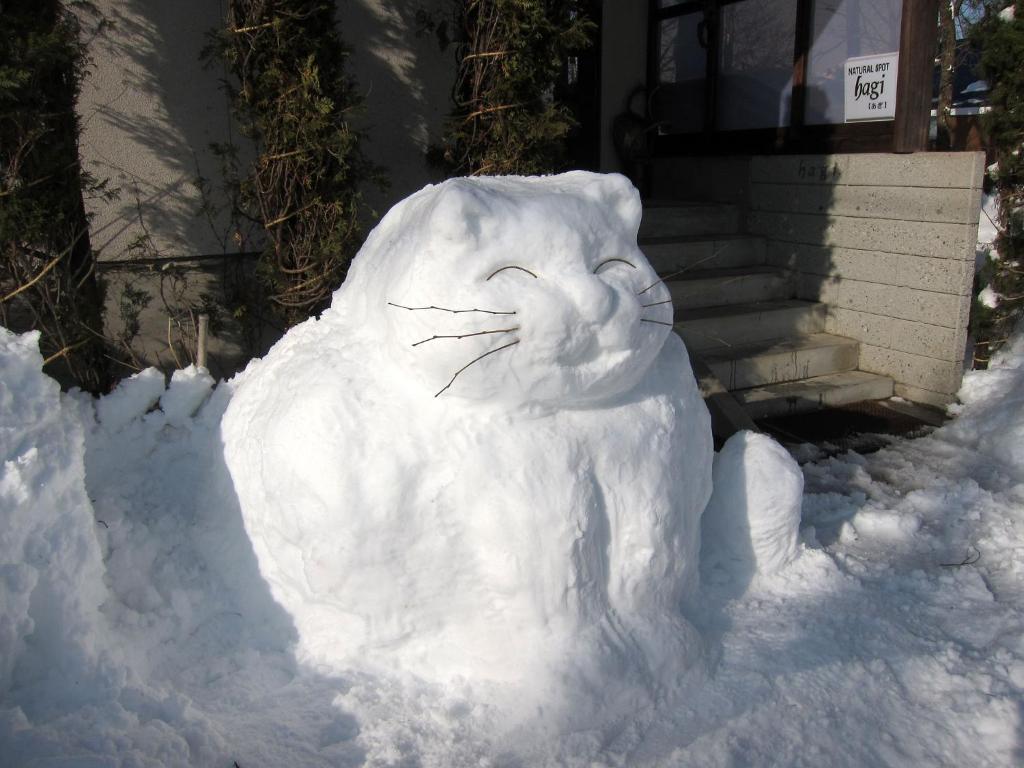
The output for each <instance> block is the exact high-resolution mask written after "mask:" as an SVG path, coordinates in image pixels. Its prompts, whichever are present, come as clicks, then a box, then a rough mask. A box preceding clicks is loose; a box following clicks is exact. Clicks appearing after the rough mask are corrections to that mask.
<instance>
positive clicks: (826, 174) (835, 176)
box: [796, 160, 839, 181]
mask: <svg viewBox="0 0 1024 768" xmlns="http://www.w3.org/2000/svg"><path fill="white" fill-rule="evenodd" d="M796 176H797V178H798V179H800V181H839V163H834V164H833V165H832V166H831V167H829V164H828V162H823V163H820V164H819V163H808V162H807V161H806V160H801V161H800V164H799V165H798V166H797V169H796Z"/></svg>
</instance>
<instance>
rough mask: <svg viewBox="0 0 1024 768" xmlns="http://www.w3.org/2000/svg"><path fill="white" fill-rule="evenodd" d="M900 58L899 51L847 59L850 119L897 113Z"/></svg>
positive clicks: (880, 117) (888, 116)
mask: <svg viewBox="0 0 1024 768" xmlns="http://www.w3.org/2000/svg"><path fill="white" fill-rule="evenodd" d="M899 59H900V55H899V53H880V54H877V55H875V56H858V57H857V58H854V59H847V60H846V68H845V70H844V72H845V83H846V122H848V123H853V122H863V121H866V120H892V119H894V118H895V117H896V74H897V72H898V70H899Z"/></svg>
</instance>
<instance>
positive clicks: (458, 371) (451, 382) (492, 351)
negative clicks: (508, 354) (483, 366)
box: [434, 339, 519, 397]
mask: <svg viewBox="0 0 1024 768" xmlns="http://www.w3.org/2000/svg"><path fill="white" fill-rule="evenodd" d="M518 343H519V339H516V340H515V341H512V342H509V343H508V344H505V345H504V346H501V347H497V348H496V349H492V350H490V351H489V352H484V353H483V354H482V355H480V357H476V358H473V359H472V360H470V361H469V362H468V363H466V364H465V365H464V366H462V367H461V368H459V370H457V371H456V372H455V375H454V376H452V378H451V381H449V382H448V383H447V384H445V385H444V387H443V388H442V389H441V391H440V392H438V393H437V394H436V395H434V397H440V396H441V395H442V394H444V391H445V390H446V389H448V387H450V386H451V385H452V384H454V383H455V379H457V378H458V377H459V374H460V373H462V372H463V371H464V370H466V369H467V368H469V366H471V365H473V363H479V362H480V361H481V360H483V359H484V358H485V357H488V356H489V355H493V354H494V353H495V352H501V350H503V349H508V348H509V347H514V346H515V345H516V344H518Z"/></svg>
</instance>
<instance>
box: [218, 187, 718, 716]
mask: <svg viewBox="0 0 1024 768" xmlns="http://www.w3.org/2000/svg"><path fill="white" fill-rule="evenodd" d="M640 215H641V205H640V198H639V195H638V194H637V193H636V190H635V189H633V187H632V185H630V184H629V182H628V181H627V180H626V179H625V178H624V177H621V176H614V175H612V176H600V175H597V174H591V173H584V172H573V173H568V174H564V175H561V176H554V177H547V178H479V179H454V180H451V181H448V182H445V183H444V184H441V185H438V186H436V187H428V188H426V189H424V190H422V191H421V192H419V193H417V194H415V195H413V196H412V197H410V198H408V199H407V200H405V201H403V202H402V203H400V204H398V205H397V206H395V207H394V208H393V209H392V210H391V211H390V212H389V213H388V215H387V216H385V217H384V219H383V221H381V223H380V224H379V225H378V227H377V228H376V229H375V230H374V231H373V233H372V234H371V235H370V237H369V239H368V240H367V242H366V244H365V245H364V247H363V249H362V250H361V252H360V253H359V255H358V257H357V258H356V259H355V261H354V262H353V264H352V267H351V270H350V272H349V277H348V278H347V280H346V282H345V284H344V285H343V286H342V288H341V289H340V290H339V291H338V292H337V294H336V295H335V297H334V300H333V303H332V306H331V308H330V310H328V311H327V312H325V313H324V314H323V315H322V317H320V318H319V319H311V320H309V321H307V322H306V323H304V324H303V325H302V326H300V327H298V328H296V329H293V330H292V331H291V332H289V334H288V335H287V336H286V337H285V338H284V339H282V340H281V341H280V342H279V343H278V344H277V345H276V346H275V347H274V349H273V350H271V352H270V353H269V354H268V355H267V357H265V358H264V359H263V360H262V361H259V362H256V363H254V364H252V365H251V366H250V367H249V369H248V370H247V371H246V372H245V373H244V374H243V375H242V376H240V377H239V379H238V380H236V381H235V382H234V383H233V389H234V394H233V397H232V401H231V404H230V406H229V407H228V410H227V412H226V414H225V419H224V427H223V435H224V442H225V446H226V452H225V455H226V457H227V462H228V466H229V468H230V469H231V474H232V477H233V478H234V481H235V488H236V490H237V491H238V495H239V499H240V501H241V508H242V516H243V519H244V520H245V526H246V530H247V531H248V533H249V536H250V538H251V540H252V542H253V546H254V549H255V551H256V555H257V557H258V559H259V563H260V571H261V573H262V574H263V575H264V577H265V578H266V580H267V582H268V584H269V585H270V588H271V592H272V594H273V595H274V598H275V599H276V600H277V602H278V603H280V604H281V605H282V606H283V607H284V608H285V609H286V610H287V611H288V613H289V615H290V616H291V617H292V619H293V621H294V622H295V626H296V629H297V630H298V633H299V643H298V648H297V652H298V655H299V659H300V661H303V662H306V663H308V664H310V665H312V666H315V667H317V668H319V669H322V670H327V671H330V672H334V673H337V672H344V671H346V670H349V669H351V668H353V667H359V668H364V669H366V668H369V669H374V670H377V671H384V670H388V671H401V672H406V673H410V674H413V675H415V676H416V677H417V678H419V679H421V680H425V681H431V682H439V683H444V684H453V683H454V682H455V681H457V680H461V681H463V682H465V683H467V684H472V685H473V686H475V689H476V691H477V694H478V695H479V694H480V693H481V686H482V685H484V684H487V683H498V684H501V685H502V686H503V687H502V688H501V689H500V691H499V692H498V694H499V696H500V697H502V698H504V699H511V701H512V702H514V704H515V706H514V707H511V706H502V712H503V715H504V717H505V718H506V719H507V721H508V722H509V723H518V722H519V721H521V720H523V719H525V718H527V717H534V716H535V715H536V712H537V710H538V708H543V709H544V720H545V721H546V722H547V723H551V722H553V721H555V720H556V719H557V717H558V716H559V713H561V712H566V713H572V716H573V717H578V716H579V714H580V712H581V709H583V708H585V706H586V700H585V699H583V700H581V696H582V694H581V691H593V690H602V691H603V699H602V702H601V704H602V708H603V709H604V710H608V709H609V708H610V707H612V702H613V701H614V698H615V697H614V695H613V693H612V691H613V689H614V688H615V687H616V686H621V687H622V688H624V690H625V692H627V693H628V706H629V707H635V706H637V702H636V700H635V697H636V696H637V695H644V696H646V697H648V698H651V699H653V697H655V696H657V695H658V694H659V691H660V689H661V688H663V687H664V686H665V685H666V681H671V680H675V679H677V678H678V677H679V676H680V674H681V673H682V672H683V671H685V670H686V668H687V667H688V666H690V665H691V664H692V662H693V660H694V658H695V657H696V655H697V654H698V651H699V647H698V643H697V640H696V634H695V632H694V631H693V630H692V629H691V628H690V626H689V625H688V623H687V622H686V621H685V619H684V618H683V616H682V614H681V613H680V609H679V606H680V604H681V600H682V598H683V597H684V596H685V595H687V594H689V593H690V592H692V588H693V586H694V583H695V578H696V575H697V558H698V550H699V546H700V534H699V520H700V515H701V511H702V510H703V508H704V506H705V504H706V503H707V499H708V495H709V493H710V488H711V477H710V475H711V458H712V446H711V431H710V421H709V417H708V413H707V409H706V407H705V406H704V403H703V401H702V400H701V397H700V394H699V392H698V390H697V387H696V383H695V381H694V377H693V374H692V372H691V370H690V364H689V360H688V358H687V355H686V351H685V349H684V347H683V344H682V342H681V341H680V339H679V337H678V336H676V335H675V334H673V333H671V324H670V323H669V322H668V321H667V318H668V319H670V318H671V316H672V310H671V300H670V299H669V294H668V290H667V288H666V287H665V286H664V284H662V283H661V282H660V281H659V279H658V275H657V274H656V273H655V272H654V270H653V269H652V268H651V266H650V265H649V264H648V263H647V260H646V258H645V257H644V255H643V253H642V252H641V251H640V249H639V248H638V247H637V243H636V233H637V230H638V228H639V225H640ZM589 716H590V715H588V717H589Z"/></svg>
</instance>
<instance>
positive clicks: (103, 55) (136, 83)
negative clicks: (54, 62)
mask: <svg viewBox="0 0 1024 768" xmlns="http://www.w3.org/2000/svg"><path fill="white" fill-rule="evenodd" d="M96 5H97V7H98V8H99V10H100V11H101V12H102V13H103V14H104V15H105V16H106V17H107V18H109V19H110V20H111V21H112V22H114V26H113V27H112V28H111V29H110V30H109V31H107V32H106V33H105V34H104V35H102V36H100V37H99V38H97V39H96V40H95V41H94V43H93V44H92V47H91V54H92V57H93V62H94V63H93V69H92V73H91V75H90V77H89V78H88V80H87V81H86V83H85V84H84V88H83V91H82V96H81V99H80V102H79V112H80V114H81V116H82V122H83V136H82V146H81V153H82V157H83V160H84V163H85V166H86V168H88V169H89V170H90V171H91V172H92V173H93V174H94V175H96V176H97V178H100V179H109V180H110V183H111V185H112V186H114V187H117V188H118V189H119V190H120V195H119V198H118V199H117V200H114V201H103V200H92V201H89V203H88V205H89V208H90V211H91V212H92V213H93V215H94V219H93V225H92V239H93V245H94V246H95V247H97V248H99V249H101V258H102V259H104V260H116V259H124V258H127V257H128V256H129V247H130V245H131V244H132V243H133V242H138V239H139V237H140V236H141V235H145V236H148V239H149V242H150V243H151V245H152V248H153V252H151V253H149V254H148V255H161V256H174V257H183V256H194V255H199V254H218V253H222V252H224V251H225V249H226V250H228V251H233V250H235V244H234V243H232V241H231V237H232V234H233V233H232V232H231V231H230V224H229V222H228V219H227V216H226V215H224V214H223V213H221V214H219V215H214V216H213V217H212V220H211V219H210V217H208V216H206V215H205V214H204V213H202V212H201V210H202V208H203V203H204V202H210V203H212V204H213V206H214V207H215V208H220V209H223V208H224V207H225V200H224V197H223V195H222V194H221V193H220V191H219V185H220V163H219V160H218V159H217V157H216V156H215V155H214V153H213V152H211V150H210V145H211V143H225V142H234V143H236V144H238V145H240V146H241V148H242V151H243V154H244V152H245V151H246V144H245V141H244V140H243V139H242V138H241V137H240V136H239V132H238V128H237V126H236V125H234V124H233V121H232V119H231V117H230V110H229V106H228V103H227V99H226V98H225V96H224V94H223V93H222V92H221V89H220V80H221V79H222V78H223V77H224V72H223V70H222V69H221V68H220V67H217V66H214V67H211V68H204V67H203V66H202V64H201V62H200V51H201V50H202V48H203V46H204V45H205V44H206V35H207V33H208V32H209V31H210V30H212V29H215V28H217V27H219V26H221V25H222V24H223V18H224V9H225V7H226V0H219V1H218V0H176V1H175V2H173V3H158V2H151V1H150V0H98V2H96ZM435 5H436V8H435V7H431V4H430V2H429V0H428V2H423V1H422V0H393V1H390V2H385V0H347V1H345V2H340V3H339V5H338V22H339V27H340V31H341V34H342V37H343V39H344V40H345V42H346V43H347V44H348V46H349V48H350V49H351V52H352V53H351V67H350V73H351V74H352V75H353V76H354V77H355V79H356V81H357V83H358V85H359V88H360V89H361V90H362V92H363V93H364V95H365V99H366V106H365V110H363V112H362V113H361V114H359V115H356V116H354V122H355V123H356V124H357V125H358V126H360V127H362V128H364V129H365V130H366V131H367V132H368V133H369V134H370V140H369V141H368V142H367V143H366V144H365V147H364V148H365V151H366V152H367V154H368V155H369V157H370V159H371V160H373V161H374V162H376V163H377V164H378V165H380V166H381V167H382V168H383V169H384V171H385V174H386V176H387V178H388V179H389V181H390V186H389V187H388V188H387V189H386V190H384V191H379V190H377V189H367V190H366V192H367V195H366V196H367V199H368V201H369V202H370V204H371V205H372V206H373V207H374V208H375V209H376V210H377V211H378V212H379V213H383V212H384V211H386V210H387V208H389V207H390V206H391V205H392V204H393V203H394V202H396V201H398V200H400V199H401V198H403V197H405V196H407V195H408V194H410V193H411V192H413V191H415V190H417V189H419V188H420V187H422V186H423V185H424V184H427V183H429V182H430V181H431V180H433V179H434V175H433V174H432V172H431V170H430V169H429V168H428V166H427V163H426V160H425V157H424V153H425V151H426V148H427V146H428V145H429V144H430V143H431V142H436V141H438V140H439V139H440V136H441V129H442V125H443V120H444V117H445V115H446V114H447V112H448V110H449V109H450V102H449V90H450V88H451V84H452V80H453V78H454V51H452V50H451V49H448V50H447V51H441V50H440V48H439V46H438V43H437V40H436V38H435V37H434V35H432V34H430V33H429V31H427V30H426V29H421V27H422V26H423V25H422V24H421V23H420V22H419V21H418V20H417V11H419V10H421V9H425V10H428V11H433V12H434V14H435V15H439V14H441V13H443V12H444V10H445V9H446V8H447V6H446V5H445V4H443V3H442V2H440V0H436V2H435ZM199 177H203V178H205V179H207V180H208V182H209V185H208V189H207V192H206V193H205V194H204V193H201V192H200V190H199V187H198V186H197V184H196V180H197V179H198V178H199ZM249 246H250V247H255V245H254V244H252V243H250V244H249Z"/></svg>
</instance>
